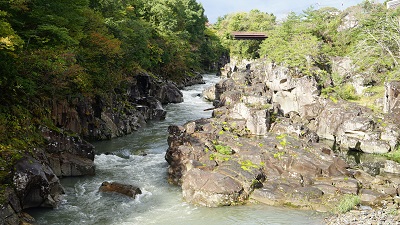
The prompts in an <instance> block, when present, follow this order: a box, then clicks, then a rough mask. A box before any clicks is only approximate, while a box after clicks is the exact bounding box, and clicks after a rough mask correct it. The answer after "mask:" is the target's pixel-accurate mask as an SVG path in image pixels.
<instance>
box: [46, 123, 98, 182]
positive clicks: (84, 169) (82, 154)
mask: <svg viewBox="0 0 400 225" xmlns="http://www.w3.org/2000/svg"><path fill="white" fill-rule="evenodd" d="M42 132H43V135H44V137H45V139H46V140H47V141H48V144H47V146H46V148H45V152H46V156H47V159H46V163H47V164H48V165H49V166H50V167H51V169H52V170H53V172H54V174H55V175H56V176H58V177H70V176H83V175H94V174H95V168H94V162H93V161H94V147H93V145H91V144H90V143H88V142H86V141H84V140H82V139H81V138H80V137H79V136H69V135H66V134H63V133H60V132H56V131H52V130H50V129H48V128H42Z"/></svg>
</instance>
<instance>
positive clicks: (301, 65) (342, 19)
mask: <svg viewBox="0 0 400 225" xmlns="http://www.w3.org/2000/svg"><path fill="white" fill-rule="evenodd" d="M399 16H400V9H387V7H386V4H380V3H374V2H372V1H364V2H363V3H360V4H358V5H356V6H352V7H349V8H347V9H346V10H343V11H340V10H338V9H336V8H332V7H324V8H318V9H315V8H313V7H311V8H308V9H306V10H304V11H303V13H300V14H296V13H290V14H289V15H288V16H287V18H285V19H283V20H277V18H276V17H275V16H274V15H273V14H269V13H265V12H261V11H259V10H252V11H250V12H247V13H245V12H243V13H233V14H229V15H225V16H223V17H220V18H219V20H218V21H217V22H216V24H215V25H214V29H216V30H217V31H218V36H219V37H220V38H221V42H222V44H223V45H224V46H225V47H226V48H228V49H230V53H231V57H235V58H238V59H255V58H264V59H265V60H268V61H270V62H274V63H275V64H277V65H282V66H286V67H289V68H290V69H291V71H292V73H293V75H295V76H305V75H309V76H316V77H317V80H318V81H319V82H320V85H321V88H322V94H323V95H324V96H325V97H329V98H332V99H334V100H335V99H339V98H341V99H344V100H352V101H358V102H359V103H362V104H364V105H367V106H369V107H371V108H373V107H375V103H374V100H376V99H377V98H379V97H380V96H383V92H384V82H385V81H390V80H399V79H400V71H399V62H400V61H399V60H400V32H399V31H400V23H399V18H400V17H399ZM232 31H257V32H265V33H266V34H267V36H268V38H267V39H266V40H264V41H257V40H252V41H249V40H243V41H237V40H233V38H232V37H231V35H230V34H231V32H232ZM337 58H340V59H342V58H346V59H349V60H351V62H352V64H353V65H354V71H352V72H353V74H357V75H359V76H361V78H362V80H363V81H364V82H365V83H364V84H363V85H364V86H369V88H368V89H366V90H364V92H365V93H369V96H367V97H366V96H364V95H362V94H357V93H356V92H355V90H354V87H353V86H352V85H351V84H349V81H350V80H351V79H352V78H353V77H352V76H351V75H350V74H349V76H348V77H344V78H343V77H339V76H338V74H336V72H335V71H334V70H333V68H332V67H333V61H334V60H335V59H337Z"/></svg>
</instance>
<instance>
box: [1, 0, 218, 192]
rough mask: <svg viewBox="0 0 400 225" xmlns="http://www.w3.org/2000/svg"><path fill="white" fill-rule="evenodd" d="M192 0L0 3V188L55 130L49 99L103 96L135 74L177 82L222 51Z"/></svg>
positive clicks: (23, 0)
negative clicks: (15, 164) (15, 165)
mask: <svg viewBox="0 0 400 225" xmlns="http://www.w3.org/2000/svg"><path fill="white" fill-rule="evenodd" d="M206 22H207V18H206V17H205V15H204V9H203V7H202V6H201V4H199V3H197V2H196V1H195V0H169V1H162V0H155V1H143V0H128V1H109V0H73V1H62V0H54V1H44V0H21V1H13V0H12V1H2V2H0V74H1V76H0V90H1V94H0V102H1V104H0V183H1V184H6V183H10V180H9V179H10V176H11V174H12V170H13V169H12V166H13V162H15V161H16V160H18V159H19V158H21V157H22V155H23V154H24V151H27V150H32V149H33V148H34V147H36V146H40V145H42V144H43V140H42V137H41V135H40V132H39V128H40V126H41V125H45V126H47V127H50V128H56V127H55V126H54V124H53V121H52V119H51V116H50V115H51V112H50V106H49V105H50V102H51V100H54V99H61V100H65V99H67V100H68V99H74V98H82V97H95V96H105V95H106V93H112V92H113V91H114V90H115V88H117V87H118V86H119V85H120V84H121V83H123V82H124V81H126V80H129V79H130V78H131V77H133V76H135V74H137V73H138V72H140V71H148V72H149V73H151V74H155V76H158V77H159V78H161V79H169V80H175V81H179V79H182V78H184V77H185V76H190V75H191V74H192V73H193V72H194V71H199V70H203V68H207V69H209V68H213V63H214V62H216V61H217V60H218V57H219V56H220V55H221V54H222V53H223V51H224V49H223V47H222V46H221V45H220V44H219V40H218V38H217V37H216V35H215V32H214V31H212V30H210V29H209V28H207V27H206Z"/></svg>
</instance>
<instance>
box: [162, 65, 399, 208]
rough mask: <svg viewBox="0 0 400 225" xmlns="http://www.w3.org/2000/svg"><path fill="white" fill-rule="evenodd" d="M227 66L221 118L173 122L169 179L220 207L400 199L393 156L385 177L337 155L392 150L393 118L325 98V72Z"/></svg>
mask: <svg viewBox="0 0 400 225" xmlns="http://www.w3.org/2000/svg"><path fill="white" fill-rule="evenodd" d="M226 68H228V69H226V70H225V72H226V71H228V72H227V73H225V76H227V77H226V79H225V80H221V81H220V82H219V83H218V84H217V85H216V86H215V93H214V95H212V93H209V96H211V97H209V99H212V98H215V100H214V106H215V109H214V111H213V118H211V119H202V120H197V121H191V122H188V123H187V124H185V125H184V126H182V127H180V126H170V128H169V133H170V136H169V138H168V144H169V148H168V150H167V153H166V156H165V157H166V160H167V162H168V163H169V165H170V166H169V169H168V173H169V180H170V182H172V183H175V184H179V185H181V186H182V193H183V196H184V199H185V200H186V201H188V202H191V203H193V204H200V205H205V206H211V207H214V206H221V205H235V204H242V203H244V202H246V200H247V199H249V198H253V199H255V200H257V201H259V202H264V203H266V204H271V205H292V206H296V207H300V208H308V209H314V210H318V211H330V210H332V208H333V207H334V206H335V204H337V203H338V201H339V200H340V199H341V198H342V197H343V194H353V195H359V196H360V198H361V201H362V203H363V204H367V205H371V206H372V205H376V204H378V205H379V204H381V203H382V201H383V200H385V201H394V198H395V196H397V193H398V190H399V189H398V187H399V186H398V185H399V184H400V180H399V179H392V178H393V177H394V176H396V172H395V171H398V170H399V169H400V166H398V165H399V164H398V163H396V162H393V161H390V160H389V161H386V160H385V161H383V162H381V163H379V166H378V167H379V169H378V173H376V172H374V171H372V170H369V169H367V168H364V167H360V160H356V161H357V163H356V164H353V163H352V164H348V163H347V162H346V161H345V160H344V159H343V158H342V156H341V153H340V152H335V151H334V149H337V148H340V150H341V152H345V151H346V150H356V151H358V152H361V151H362V152H367V153H385V152H388V151H391V150H393V149H394V148H395V147H396V146H397V145H398V141H399V135H400V130H399V126H398V125H397V124H396V122H395V121H394V120H391V119H390V118H389V117H388V116H385V115H377V114H374V113H373V112H372V111H371V110H370V109H368V108H366V107H363V106H359V105H356V104H354V103H348V102H344V101H336V100H332V99H324V98H322V97H321V96H320V88H321V87H320V86H319V85H320V84H319V83H318V82H317V80H316V78H314V77H312V76H303V77H298V76H293V75H291V74H290V71H289V70H288V69H285V68H283V67H279V66H276V65H274V64H270V63H265V62H262V61H256V62H252V64H251V65H250V64H247V65H246V66H245V68H244V67H243V68H239V67H237V66H236V65H235V66H226ZM223 75H224V74H223ZM210 90H211V89H210ZM208 92H210V91H208ZM321 139H328V140H332V143H333V144H331V145H328V144H323V143H320V140H321ZM364 170H365V171H364ZM381 172H385V173H386V174H385V175H384V176H383V175H382V174H381Z"/></svg>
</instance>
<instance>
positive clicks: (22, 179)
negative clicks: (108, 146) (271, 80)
mask: <svg viewBox="0 0 400 225" xmlns="http://www.w3.org/2000/svg"><path fill="white" fill-rule="evenodd" d="M202 82H203V80H202V76H201V75H199V74H196V75H193V76H191V77H189V78H187V79H185V80H182V81H181V83H180V84H176V83H173V82H170V81H163V80H159V79H157V78H155V77H153V76H150V75H148V74H146V73H140V74H137V75H136V76H134V77H133V78H132V79H131V80H129V81H126V83H124V84H122V85H121V86H120V87H119V88H118V89H116V90H114V92H112V93H106V94H104V95H103V96H95V97H74V98H70V99H64V100H60V99H51V100H50V101H49V102H48V103H46V105H48V106H49V107H48V108H49V112H50V117H51V120H52V122H53V124H54V127H44V126H43V127H41V128H40V130H41V133H42V136H43V137H44V139H45V145H44V146H42V147H38V148H35V149H33V150H32V151H31V153H30V154H29V155H26V156H23V157H22V158H21V159H20V160H19V161H18V162H17V163H16V165H15V166H14V171H11V172H12V173H13V174H12V183H13V185H10V186H8V187H7V188H6V190H5V191H4V197H3V201H2V202H3V203H2V206H1V210H0V215H1V216H0V224H20V223H21V222H32V221H33V218H31V217H30V216H29V215H28V214H26V213H24V212H23V211H24V210H25V209H29V208H35V207H46V208H56V207H58V206H59V204H60V202H61V201H62V198H63V196H62V195H63V194H64V188H63V186H62V185H61V183H60V179H61V178H63V177H75V176H86V175H89V176H93V175H95V173H96V172H95V165H94V156H95V149H94V147H93V145H92V144H90V143H89V142H88V141H93V140H107V139H111V138H115V137H120V136H123V135H127V134H130V133H132V132H134V131H136V130H137V129H138V128H140V127H141V126H143V125H144V124H145V123H147V122H148V121H151V120H162V119H164V118H165V115H166V111H165V110H164V108H163V104H167V103H178V102H182V101H183V98H182V93H181V91H180V90H179V88H178V87H183V86H187V85H192V84H195V83H202ZM139 192H140V190H139Z"/></svg>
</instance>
